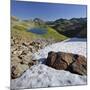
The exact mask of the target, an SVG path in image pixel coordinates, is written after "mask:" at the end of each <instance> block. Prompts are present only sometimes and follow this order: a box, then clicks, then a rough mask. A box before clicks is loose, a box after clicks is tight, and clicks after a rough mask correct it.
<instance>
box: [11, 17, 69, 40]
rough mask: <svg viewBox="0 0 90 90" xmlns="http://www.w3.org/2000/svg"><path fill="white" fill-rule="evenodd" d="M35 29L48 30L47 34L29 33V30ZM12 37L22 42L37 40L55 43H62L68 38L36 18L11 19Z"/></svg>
mask: <svg viewBox="0 0 90 90" xmlns="http://www.w3.org/2000/svg"><path fill="white" fill-rule="evenodd" d="M33 28H40V29H42V30H43V29H45V30H47V33H45V34H42V35H40V34H36V33H32V32H28V30H30V29H33ZM11 29H12V30H11V35H12V37H13V36H15V37H16V38H18V39H20V38H21V39H22V40H24V39H25V40H26V41H27V40H28V41H29V40H35V39H40V38H43V39H51V40H54V41H62V40H65V39H66V38H67V37H66V36H64V35H62V34H60V33H58V32H57V31H56V30H54V29H53V28H51V27H49V26H48V25H46V24H45V23H44V21H42V20H40V19H38V18H35V19H34V20H20V19H17V18H16V17H15V16H12V17H11Z"/></svg>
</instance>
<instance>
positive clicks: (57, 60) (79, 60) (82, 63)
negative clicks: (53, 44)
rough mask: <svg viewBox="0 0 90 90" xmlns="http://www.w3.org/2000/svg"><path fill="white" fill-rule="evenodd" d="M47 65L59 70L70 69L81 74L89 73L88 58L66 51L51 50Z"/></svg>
mask: <svg viewBox="0 0 90 90" xmlns="http://www.w3.org/2000/svg"><path fill="white" fill-rule="evenodd" d="M46 65H48V66H50V67H52V68H55V69H57V70H68V71H70V72H72V73H77V74H80V75H86V74H87V62H86V58H85V57H84V56H81V55H77V54H72V53H65V52H57V53H56V52H49V53H48V57H47V60H46Z"/></svg>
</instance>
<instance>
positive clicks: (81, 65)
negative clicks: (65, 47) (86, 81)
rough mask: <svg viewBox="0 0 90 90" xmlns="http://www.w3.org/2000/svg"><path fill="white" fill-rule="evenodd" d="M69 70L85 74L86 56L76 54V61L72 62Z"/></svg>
mask: <svg viewBox="0 0 90 90" xmlns="http://www.w3.org/2000/svg"><path fill="white" fill-rule="evenodd" d="M68 69H69V70H70V71H71V72H73V73H77V74H80V75H86V74H87V62H86V58H85V57H84V56H78V57H77V58H76V61H75V62H73V63H72V64H71V65H70V66H69V68H68Z"/></svg>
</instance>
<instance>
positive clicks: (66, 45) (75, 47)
mask: <svg viewBox="0 0 90 90" xmlns="http://www.w3.org/2000/svg"><path fill="white" fill-rule="evenodd" d="M50 51H55V52H59V51H62V52H69V53H74V54H80V55H83V56H85V57H86V39H80V38H71V39H68V40H65V41H62V42H58V43H55V44H52V45H49V46H47V47H45V48H44V49H41V50H39V51H38V52H37V53H35V54H34V55H33V58H34V59H35V60H43V59H44V58H47V56H48V52H50Z"/></svg>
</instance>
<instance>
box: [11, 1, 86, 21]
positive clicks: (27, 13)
mask: <svg viewBox="0 0 90 90" xmlns="http://www.w3.org/2000/svg"><path fill="white" fill-rule="evenodd" d="M86 11H87V10H86V5H74V4H57V3H40V2H26V1H15V0H12V2H11V15H12V16H16V17H18V18H20V19H34V18H40V19H43V20H45V21H47V20H48V21H53V20H56V19H60V18H64V19H71V18H81V17H86V16H87V15H86Z"/></svg>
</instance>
